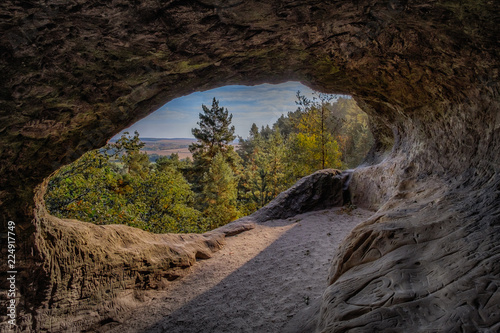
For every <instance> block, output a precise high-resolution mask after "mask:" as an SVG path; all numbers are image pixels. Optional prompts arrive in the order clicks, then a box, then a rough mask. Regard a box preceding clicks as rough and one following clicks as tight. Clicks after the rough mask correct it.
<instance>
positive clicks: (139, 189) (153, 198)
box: [45, 92, 373, 233]
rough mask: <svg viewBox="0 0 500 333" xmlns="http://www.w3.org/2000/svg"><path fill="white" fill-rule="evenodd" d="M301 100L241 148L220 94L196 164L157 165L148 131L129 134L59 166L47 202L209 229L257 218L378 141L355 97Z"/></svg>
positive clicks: (66, 214) (90, 213) (61, 211)
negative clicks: (147, 144) (304, 182)
mask: <svg viewBox="0 0 500 333" xmlns="http://www.w3.org/2000/svg"><path fill="white" fill-rule="evenodd" d="M297 105H298V108H297V110H296V111H293V112H289V113H288V114H287V115H283V116H281V117H280V118H279V119H278V120H277V121H276V123H275V124H274V125H273V126H272V127H270V126H269V125H266V126H262V127H261V128H260V129H259V127H258V126H257V125H256V124H253V125H252V127H251V129H250V132H249V136H248V138H247V139H243V138H241V137H240V138H239V139H240V145H239V150H238V152H235V150H234V147H233V146H232V145H231V144H230V143H231V142H232V141H233V140H234V138H235V137H234V126H231V121H232V115H231V114H229V112H228V110H227V109H225V108H223V107H220V106H219V102H218V101H217V100H216V99H215V98H214V99H213V102H212V107H211V109H209V108H207V107H206V106H205V105H203V106H202V108H203V113H200V121H199V122H198V125H199V128H195V129H193V130H192V133H193V135H194V136H195V137H196V139H197V140H198V141H197V142H196V143H193V144H192V145H191V146H190V147H189V149H190V151H191V152H192V153H193V159H194V160H193V162H191V161H190V160H180V159H179V156H178V155H177V154H172V155H170V156H164V157H159V156H156V157H155V160H156V163H151V162H150V160H149V158H148V155H147V154H145V153H143V152H141V149H142V148H143V147H144V144H143V143H142V142H141V140H140V139H139V133H137V132H135V133H134V135H133V136H129V135H128V133H125V134H124V135H123V136H122V137H121V138H120V139H119V140H118V141H117V142H116V143H114V144H108V145H107V146H106V147H104V148H102V149H99V150H94V151H90V152H88V153H86V154H84V155H83V156H82V157H81V158H80V159H79V160H77V161H76V162H74V163H73V164H71V165H68V166H66V167H64V168H62V169H61V170H59V171H58V172H57V173H56V174H55V175H54V176H53V177H52V179H51V180H50V182H49V188H48V192H47V194H46V196H45V200H46V203H47V208H48V209H49V211H50V212H51V213H52V214H54V215H56V216H59V217H63V218H76V219H79V220H83V221H88V222H92V223H96V224H113V223H121V224H126V225H130V226H134V227H138V228H141V229H144V230H148V231H151V232H156V233H165V232H205V231H208V230H211V229H213V228H217V227H219V226H222V225H224V224H226V223H228V222H230V221H232V220H234V219H236V218H238V217H240V216H242V215H248V214H251V213H252V212H254V211H255V210H257V209H259V208H261V207H263V206H264V205H266V204H267V203H268V202H270V201H271V200H272V199H273V198H275V197H276V196H277V195H278V194H279V193H281V192H282V191H284V190H286V189H287V188H288V187H290V186H291V185H293V184H294V183H295V182H296V181H297V180H298V179H299V178H301V177H303V176H306V175H308V174H311V173H313V172H314V171H316V170H319V169H323V168H345V167H355V166H357V165H358V164H359V163H361V162H362V160H363V157H364V156H365V155H366V153H367V152H368V149H369V148H370V147H371V145H372V143H373V138H372V137H371V133H370V131H369V130H368V128H369V124H368V118H367V116H366V115H365V114H364V113H362V112H361V110H360V109H359V108H358V107H357V105H356V103H355V102H354V101H353V100H352V99H350V98H337V97H336V96H332V95H324V94H319V95H317V96H314V97H313V98H312V99H307V98H306V97H305V96H302V95H301V94H300V92H299V93H297ZM188 180H189V182H188Z"/></svg>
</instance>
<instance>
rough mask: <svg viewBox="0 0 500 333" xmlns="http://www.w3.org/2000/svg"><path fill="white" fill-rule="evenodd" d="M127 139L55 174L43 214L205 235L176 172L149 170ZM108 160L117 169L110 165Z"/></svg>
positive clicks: (191, 195) (166, 168) (187, 190)
mask: <svg viewBox="0 0 500 333" xmlns="http://www.w3.org/2000/svg"><path fill="white" fill-rule="evenodd" d="M126 134H128V133H126ZM126 134H125V135H124V136H122V138H121V139H120V140H118V141H117V143H116V144H110V145H108V146H106V147H105V149H101V150H93V151H90V152H88V153H86V154H84V155H83V156H82V157H81V158H80V159H79V160H78V161H76V162H75V163H73V164H71V165H68V166H66V167H64V168H62V169H61V170H59V171H58V172H57V174H55V175H54V176H53V177H52V179H51V180H50V182H49V188H48V191H47V194H46V196H45V201H46V204H47V208H48V210H49V211H50V212H51V213H52V214H54V215H56V216H59V217H63V218H76V219H79V220H82V221H87V222H93V223H95V224H117V223H120V224H126V225H130V226H134V227H139V228H141V229H144V230H148V231H152V232H157V233H164V232H201V231H204V230H202V229H201V228H200V226H199V225H200V224H201V223H200V220H201V214H200V212H199V211H197V210H196V209H194V208H193V205H194V204H193V203H194V193H193V192H192V191H191V189H190V185H189V184H188V183H187V181H186V180H185V179H184V177H183V176H182V174H181V173H180V171H179V170H178V169H176V168H175V167H174V166H171V165H161V167H157V168H155V169H153V167H152V165H151V164H150V163H149V161H148V159H147V155H146V154H144V153H141V152H139V147H141V142H140V140H139V138H138V133H136V134H135V136H134V137H133V138H130V137H128V136H127V135H126ZM112 157H113V158H115V159H117V160H118V162H119V163H118V164H117V163H112V162H110V159H111V158H112ZM120 165H123V167H120Z"/></svg>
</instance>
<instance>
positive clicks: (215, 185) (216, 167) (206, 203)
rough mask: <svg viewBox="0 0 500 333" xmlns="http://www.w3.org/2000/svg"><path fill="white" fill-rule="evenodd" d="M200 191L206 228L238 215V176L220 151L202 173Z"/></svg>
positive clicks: (215, 226)
mask: <svg viewBox="0 0 500 333" xmlns="http://www.w3.org/2000/svg"><path fill="white" fill-rule="evenodd" d="M202 183H203V190H202V192H201V198H202V205H203V214H204V215H205V218H206V223H208V229H214V228H217V227H220V226H222V225H224V224H226V223H228V222H231V221H233V220H235V219H237V218H238V217H239V215H240V214H239V212H238V210H237V208H236V204H237V199H238V190H237V186H238V177H236V176H235V175H234V173H233V171H232V169H231V167H230V165H229V163H228V162H227V161H226V159H225V157H224V155H223V154H222V153H217V154H216V155H215V156H214V158H213V159H212V161H211V162H210V167H209V169H208V171H207V172H205V173H204V175H203V179H202Z"/></svg>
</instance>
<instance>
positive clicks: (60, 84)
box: [0, 0, 500, 321]
mask: <svg viewBox="0 0 500 333" xmlns="http://www.w3.org/2000/svg"><path fill="white" fill-rule="evenodd" d="M0 11H1V13H2V23H1V25H0V29H1V30H2V31H3V32H4V33H3V34H2V36H3V37H2V38H1V42H0V53H1V57H0V66H1V68H2V71H3V76H4V79H3V80H2V82H1V83H0V85H1V89H0V91H1V95H0V107H1V115H0V117H1V119H2V120H1V123H2V128H0V143H1V145H2V150H1V156H2V160H3V162H4V163H3V164H2V169H1V174H0V183H1V184H2V186H1V191H0V202H1V203H2V214H1V216H2V226H5V224H6V222H7V221H8V220H11V219H15V220H17V221H18V223H19V225H20V227H21V228H22V229H23V230H25V232H23V234H22V236H21V237H22V242H23V244H26V246H25V247H26V249H27V250H26V251H27V253H30V252H31V251H30V250H29V249H31V248H34V249H35V252H37V251H39V252H41V253H43V254H42V257H43V256H44V255H45V256H47V257H46V259H43V260H48V259H47V258H49V257H50V256H51V255H54V253H52V254H50V252H44V251H45V250H44V246H43V245H40V244H43V242H45V240H44V239H43V237H42V238H39V242H40V243H38V245H34V238H33V235H34V234H36V232H37V230H40V224H37V222H35V223H33V222H32V220H33V218H34V214H33V209H34V201H33V197H34V189H35V187H36V186H37V185H38V184H40V183H41V182H42V180H43V179H44V178H45V177H47V176H48V175H49V174H50V173H51V172H52V171H54V170H56V169H57V168H58V167H59V166H61V165H63V164H67V163H69V162H70V161H72V160H74V159H76V158H78V157H79V156H80V155H81V154H83V153H84V152H85V151H87V150H90V149H92V148H97V147H100V146H102V145H103V144H104V143H105V142H106V140H107V139H109V138H110V137H112V136H113V135H114V134H116V133H117V132H119V131H120V130H121V129H123V128H125V127H127V126H128V125H130V124H131V123H133V122H134V121H137V120H138V119H140V118H142V117H144V116H146V115H147V114H148V113H150V112H152V111H154V109H155V108H156V107H158V106H159V105H161V104H163V103H165V102H166V101H168V100H170V99H173V98H175V97H179V96H182V95H186V94H188V93H190V92H192V91H195V90H206V89H210V88H215V87H218V86H221V85H224V84H257V83H264V82H267V83H278V82H283V81H287V80H291V79H293V80H299V81H301V82H303V83H305V84H307V85H309V86H311V87H313V88H316V89H320V90H322V91H325V92H342V93H347V94H351V95H352V96H353V97H354V98H355V99H356V100H357V101H358V103H359V105H360V106H361V107H362V108H363V110H365V112H367V113H368V114H369V115H370V117H371V119H372V128H373V130H374V134H375V137H376V144H375V147H374V149H373V151H372V152H371V155H370V157H371V158H370V161H371V162H372V163H374V164H375V163H378V162H381V163H379V164H377V165H375V166H373V167H368V168H362V169H359V170H358V171H357V172H356V173H355V175H354V178H353V185H352V186H353V189H354V192H355V193H354V196H355V197H356V195H357V199H358V201H359V202H360V203H365V204H366V205H368V206H371V207H372V208H376V209H378V208H380V207H382V208H383V209H382V210H387V211H390V210H392V209H398V207H402V206H404V205H410V204H413V203H412V202H410V200H411V198H415V199H416V201H421V202H424V201H425V200H427V199H428V198H433V195H434V193H435V192H432V191H434V190H432V191H430V192H429V191H427V190H426V189H425V186H424V185H422V184H426V182H433V183H435V184H440V185H442V187H443V188H447V189H448V191H447V192H446V193H448V195H452V194H453V193H455V194H453V195H455V196H458V197H460V198H461V199H460V200H461V201H460V202H462V204H463V205H464V206H467V205H466V203H467V202H476V205H477V207H478V210H479V211H480V213H479V216H483V217H484V219H483V220H484V221H490V220H491V219H493V220H494V217H495V216H497V215H495V214H496V212H497V211H498V205H497V204H495V202H494V201H493V200H492V198H494V197H495V195H496V194H495V193H496V192H495V191H497V190H496V189H495V186H496V184H498V165H499V160H498V150H499V147H500V142H499V141H500V134H499V133H500V127H499V125H498V124H499V123H500V120H499V119H500V118H499V117H500V112H499V109H500V107H499V104H500V102H499V97H498V96H499V90H500V88H499V83H498V75H499V72H498V70H499V60H498V59H499V57H498V46H499V41H498V37H497V36H498V26H500V19H499V14H498V13H499V12H500V11H499V8H498V4H497V3H495V2H493V1H488V0H484V1H477V2H465V3H462V4H460V5H458V4H455V3H453V2H449V1H435V2H428V1H414V2H397V3H396V2H391V1H388V2H377V3H374V2H371V1H356V2H352V1H340V2H335V3H324V2H318V1H299V2H289V1H274V2H268V1H249V2H239V1H189V2H164V3H162V2H153V1H144V2H140V3H129V2H121V1H116V2H113V3H106V2H101V1H86V2H73V3H68V4H62V3H50V2H47V3H41V2H40V3H35V2H23V3H21V4H18V3H16V2H13V1H5V2H3V3H2V4H1V5H0ZM393 142H394V147H393V148H392V150H391V147H392V144H393ZM429 188H433V187H432V186H430V187H429ZM356 189H358V190H357V192H356ZM421 190H422V191H421ZM418 191H421V192H418ZM436 191H437V190H436ZM417 192H418V193H417ZM431 192H432V193H431ZM438 192H439V191H438ZM415 193H417V195H415ZM419 193H429V194H428V195H422V194H419ZM459 193H460V195H459ZM463 193H475V196H476V197H479V198H481V200H479V199H475V198H476V197H474V198H470V197H468V196H467V195H464V194H463ZM442 195H443V196H444V193H442ZM478 200H479V201H478ZM439 202H441V203H444V202H446V203H447V205H448V206H447V207H448V208H449V209H446V206H443V207H440V208H439V209H436V211H443V212H446V211H448V210H452V211H454V210H456V208H453V209H452V208H450V207H452V202H451V201H450V200H449V199H443V200H441V201H439ZM443 205H444V204H443ZM424 211H425V214H424V213H422V214H424V215H425V217H424V215H422V219H424V218H435V217H432V214H431V213H429V212H428V211H427V210H424ZM487 212H488V213H487ZM415 214H417V213H415ZM464 214H465V213H464ZM488 214H490V215H488ZM417 215H418V214H417ZM459 215H460V216H462V215H461V214H458V213H457V216H459ZM465 215H466V214H465ZM488 216H490V217H488ZM465 219H466V222H465V223H466V225H469V226H470V228H472V226H474V225H476V226H477V223H476V222H477V221H476V222H474V221H475V220H472V219H467V218H465ZM35 220H36V219H35ZM493 220H491V221H492V222H491V223H490V224H491V225H494V223H493V222H494V221H493ZM443 223H444V222H443ZM474 223H476V224H474ZM403 225H404V224H403ZM406 227H408V226H406ZM37 228H38V229H37ZM423 228H425V227H423ZM485 230H490V229H488V228H486V229H485ZM490 231H491V230H490ZM363 232H365V233H366V230H364V231H363ZM484 232H486V231H484ZM382 235H385V234H384V233H382ZM381 237H382V236H381ZM485 237H490V238H491V237H493V236H491V235H485ZM353 239H355V238H353ZM375 240H376V242H379V238H377V237H375V236H374V237H373V241H374V242H375ZM490 241H491V242H494V239H491V240H490ZM376 242H375V243H376ZM349 251H350V250H349ZM488 253H490V255H491V256H495V255H497V252H495V250H490V252H488ZM421 255H422V256H425V253H424V252H422V254H421ZM27 257H30V255H28V256H27ZM353 258H354V259H352V260H354V263H355V264H359V260H358V259H356V258H358V257H356V256H354V257H353ZM386 258H389V257H386ZM39 260H40V259H39V257H37V256H36V255H35V257H30V259H29V260H27V262H29V261H32V262H37V261H39ZM43 260H42V261H43ZM346 260H347V259H346ZM356 260H358V261H356ZM384 260H385V259H384ZM387 260H389V259H387ZM29 265H30V264H28V266H29ZM351 265H352V263H351V262H349V264H347V266H349V267H351ZM340 266H342V265H340V264H339V267H340ZM339 269H340V271H343V269H342V268H339ZM346 272H347V271H346ZM490 272H493V273H495V272H496V273H495V274H498V270H495V269H493V268H492V269H491V271H490ZM40 274H42V273H40ZM45 274H48V276H50V274H51V273H43V274H42V275H45ZM45 276H46V277H47V275H45ZM346 276H348V275H346ZM49 280H50V278H49ZM44 281H48V280H47V279H46V280H44ZM47 283H48V282H47ZM42 284H43V283H42ZM48 285H50V283H48ZM353 285H355V283H354V282H353ZM46 288H47V286H40V291H39V293H41V294H43V290H46ZM43 297H44V296H40V295H39V296H36V297H34V298H38V301H35V302H40V301H41V299H42V298H43ZM325 311H326V310H325ZM336 320H338V318H337V319H336ZM340 321H342V320H340Z"/></svg>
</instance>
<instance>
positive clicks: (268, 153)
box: [240, 127, 288, 214]
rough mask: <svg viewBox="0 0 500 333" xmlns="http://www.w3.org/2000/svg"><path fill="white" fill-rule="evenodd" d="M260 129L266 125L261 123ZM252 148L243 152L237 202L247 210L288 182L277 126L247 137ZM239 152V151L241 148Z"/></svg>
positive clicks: (254, 207) (258, 206)
mask: <svg viewBox="0 0 500 333" xmlns="http://www.w3.org/2000/svg"><path fill="white" fill-rule="evenodd" d="M263 130H264V131H266V129H265V128H264V127H263ZM247 143H251V145H252V147H253V150H252V152H251V153H250V154H246V155H245V156H246V159H245V161H246V163H245V167H244V174H243V179H242V180H243V181H242V189H241V192H242V194H241V195H240V201H241V202H240V204H241V206H242V207H243V210H244V211H245V213H247V214H250V213H252V212H253V211H255V210H256V209H258V208H261V207H263V206H264V205H266V204H267V203H268V202H269V201H271V200H272V199H274V198H275V197H276V196H277V195H278V194H279V193H281V191H283V190H285V189H286V188H287V187H288V186H287V184H286V180H285V171H286V170H285V169H286V165H285V163H284V162H285V161H284V160H285V145H284V142H283V138H282V136H281V133H280V131H279V129H277V128H276V129H275V130H274V131H272V132H271V135H269V136H268V138H266V137H265V136H263V135H262V133H259V135H254V136H253V137H250V138H249V139H248V140H247ZM240 153H241V152H240Z"/></svg>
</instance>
